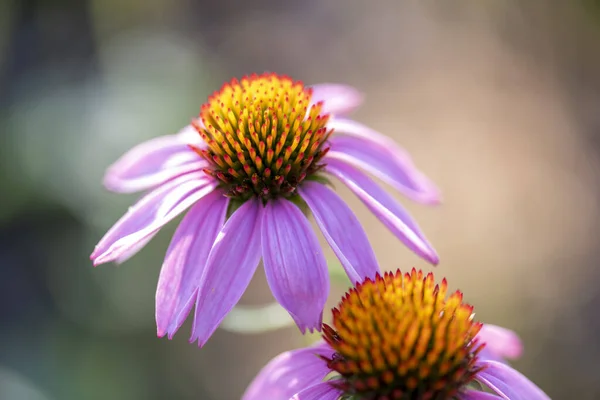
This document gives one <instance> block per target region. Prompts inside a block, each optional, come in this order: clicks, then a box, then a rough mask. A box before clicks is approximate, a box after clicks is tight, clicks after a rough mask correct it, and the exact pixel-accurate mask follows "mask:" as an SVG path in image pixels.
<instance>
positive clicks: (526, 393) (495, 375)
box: [475, 360, 550, 400]
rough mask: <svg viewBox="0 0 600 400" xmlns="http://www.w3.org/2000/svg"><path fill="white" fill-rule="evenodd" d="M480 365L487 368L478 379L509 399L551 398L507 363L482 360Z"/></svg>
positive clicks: (540, 399)
mask: <svg viewBox="0 0 600 400" xmlns="http://www.w3.org/2000/svg"><path fill="white" fill-rule="evenodd" d="M478 366H482V367H484V368H485V369H484V370H483V371H481V372H479V373H478V374H477V377H476V378H475V379H477V380H478V381H480V382H481V383H483V384H485V385H486V386H488V387H489V388H490V389H492V390H493V391H494V392H496V393H498V395H500V396H501V397H502V398H505V399H507V400H549V399H550V397H548V395H547V394H546V393H544V392H543V391H542V390H541V389H540V388H539V387H537V386H536V385H535V384H534V383H533V382H531V381H530V380H529V379H527V378H526V377H525V376H524V375H523V374H521V373H520V372H518V371H517V370H515V369H513V368H511V367H509V366H508V365H506V364H503V363H501V362H497V361H491V360H482V361H480V362H478Z"/></svg>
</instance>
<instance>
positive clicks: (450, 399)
mask: <svg viewBox="0 0 600 400" xmlns="http://www.w3.org/2000/svg"><path fill="white" fill-rule="evenodd" d="M447 289H448V288H447V284H446V280H443V281H442V283H441V284H439V285H438V284H436V283H435V281H434V278H433V274H428V275H426V276H425V275H424V274H423V273H422V272H421V271H419V272H417V271H416V270H414V269H413V270H412V272H411V273H407V274H402V273H401V272H400V271H397V272H396V273H395V274H393V273H386V274H385V275H384V276H380V275H377V277H376V278H375V279H374V280H371V279H366V280H365V281H364V282H362V283H359V284H358V285H357V286H356V287H355V288H352V289H350V291H349V292H348V293H347V294H346V296H345V297H344V298H343V299H342V301H341V302H340V304H339V306H338V307H337V308H335V309H333V322H332V326H329V325H324V329H323V338H324V341H322V342H319V343H317V344H316V345H315V346H312V347H308V348H304V349H298V350H293V351H289V352H286V353H283V354H281V355H279V356H278V357H276V358H275V359H273V360H272V361H271V362H270V363H269V364H267V366H266V367H264V368H263V370H262V371H261V372H260V373H259V374H258V376H257V377H256V379H255V380H254V381H253V382H252V383H251V385H250V387H249V388H248V389H247V390H246V393H245V394H244V396H243V397H242V400H263V399H269V400H494V399H496V400H499V399H505V400H507V399H508V400H549V398H548V396H547V395H546V394H545V393H544V392H543V391H542V390H541V389H539V388H538V387H537V386H536V385H535V384H533V383H532V382H531V381H530V380H528V379H527V378H526V377H525V376H523V375H521V374H520V373H519V372H518V371H516V370H515V369H513V368H511V367H510V366H509V365H507V364H506V363H505V362H504V358H514V357H517V356H519V354H520V353H521V350H522V348H521V343H520V341H519V339H518V337H517V336H516V335H515V334H514V333H513V332H511V331H509V330H507V329H504V328H501V327H497V326H493V325H483V324H481V323H479V322H477V321H475V319H474V314H473V307H472V306H470V305H468V304H466V303H464V302H463V295H462V293H461V292H459V291H456V292H454V293H452V294H450V295H448V293H447ZM486 388H487V390H486Z"/></svg>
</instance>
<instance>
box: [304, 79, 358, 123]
mask: <svg viewBox="0 0 600 400" xmlns="http://www.w3.org/2000/svg"><path fill="white" fill-rule="evenodd" d="M311 88H312V91H313V93H312V97H311V103H312V104H316V103H318V102H320V101H322V102H323V108H322V113H323V114H334V115H336V114H337V115H344V114H348V113H350V112H352V111H354V110H355V109H356V108H358V106H360V104H361V103H362V102H363V95H362V94H361V93H360V92H359V91H358V90H356V89H355V88H353V87H352V86H347V85H341V84H337V83H321V84H319V85H314V86H311Z"/></svg>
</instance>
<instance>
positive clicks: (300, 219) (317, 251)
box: [261, 199, 329, 332]
mask: <svg viewBox="0 0 600 400" xmlns="http://www.w3.org/2000/svg"><path fill="white" fill-rule="evenodd" d="M261 238H262V239H261V240H262V251H263V262H264V264H265V272H266V275H267V282H268V283H269V287H270V288H271V291H272V292H273V295H274V296H275V299H276V300H277V301H278V302H279V303H280V304H281V305H282V306H283V307H284V308H285V309H286V310H288V312H289V313H290V314H291V316H292V318H294V321H296V324H297V325H298V328H300V330H301V331H302V332H305V331H306V329H309V330H310V331H312V330H313V329H316V330H321V318H322V315H323V307H324V306H325V302H326V301H327V296H328V294H329V275H328V273H327V261H326V260H325V256H324V255H323V252H322V250H321V248H320V246H319V241H318V239H317V237H316V235H315V233H314V232H313V230H312V228H311V226H310V224H309V223H308V219H307V218H306V217H305V216H304V214H302V211H300V209H299V208H298V207H297V206H296V205H294V204H293V203H292V202H291V201H288V200H284V199H279V200H272V201H269V202H268V203H267V205H266V206H265V211H264V216H263V222H262V229H261Z"/></svg>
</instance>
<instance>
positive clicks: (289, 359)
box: [242, 343, 334, 400]
mask: <svg viewBox="0 0 600 400" xmlns="http://www.w3.org/2000/svg"><path fill="white" fill-rule="evenodd" d="M333 353H334V351H333V350H332V349H331V347H329V346H328V345H326V344H323V343H321V344H319V345H317V346H312V347H308V348H303V349H298V350H292V351H287V352H285V353H282V354H280V355H278V356H277V357H275V358H274V359H273V360H271V361H270V362H269V363H268V364H267V365H266V366H265V367H264V368H263V369H262V370H261V371H260V372H259V373H258V375H257V376H256V378H254V381H252V383H251V384H250V386H249V387H248V389H246V392H245V393H244V395H243V396H242V400H264V399H269V400H289V398H290V397H292V396H293V395H295V394H296V393H298V392H299V391H301V390H302V389H305V388H307V387H310V386H312V385H315V384H317V383H320V382H321V381H322V380H323V379H324V378H325V376H327V374H328V373H329V372H331V370H330V369H329V368H327V364H326V363H325V361H324V360H323V359H321V358H319V356H323V357H328V358H330V357H332V356H333Z"/></svg>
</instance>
